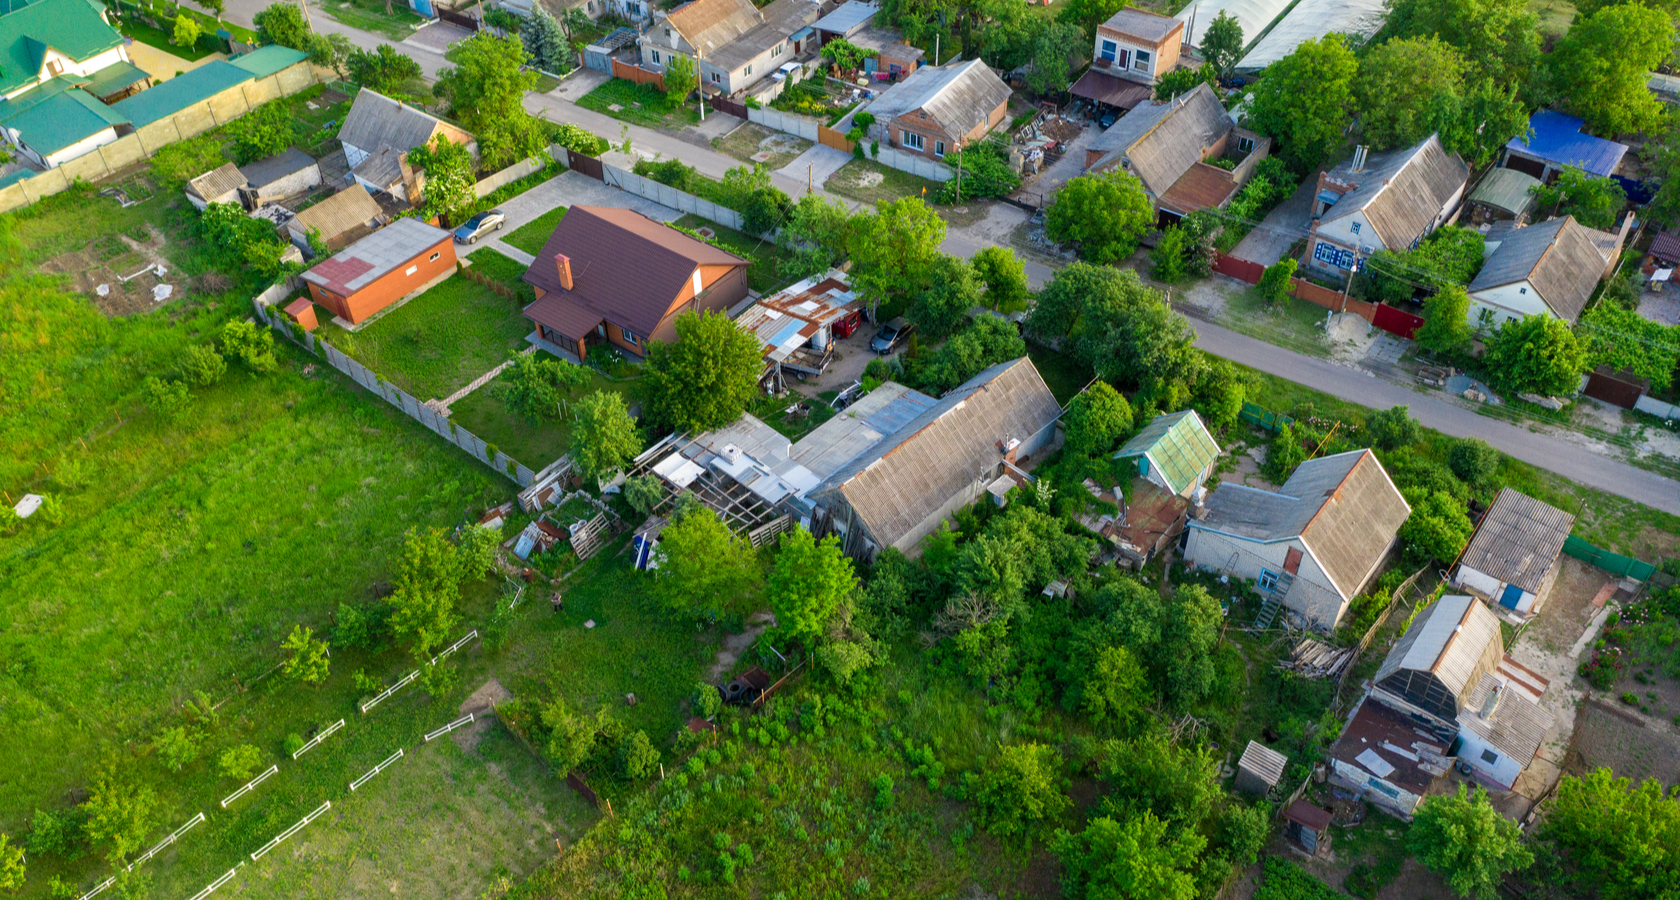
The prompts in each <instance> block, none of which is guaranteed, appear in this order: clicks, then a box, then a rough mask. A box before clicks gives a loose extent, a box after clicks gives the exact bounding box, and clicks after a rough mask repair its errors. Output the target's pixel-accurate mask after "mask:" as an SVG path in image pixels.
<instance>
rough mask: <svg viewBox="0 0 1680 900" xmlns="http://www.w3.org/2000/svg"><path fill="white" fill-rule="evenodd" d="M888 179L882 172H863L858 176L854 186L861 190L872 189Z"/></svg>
mask: <svg viewBox="0 0 1680 900" xmlns="http://www.w3.org/2000/svg"><path fill="white" fill-rule="evenodd" d="M886 179H887V176H885V175H882V174H881V173H880V172H863V173H860V174H859V175H858V177H857V180H856V181H855V182H854V184H855V185H856V186H857V187H860V188H870V187H874V186H876V185H878V184H880V183H881V182H883V181H885V180H886Z"/></svg>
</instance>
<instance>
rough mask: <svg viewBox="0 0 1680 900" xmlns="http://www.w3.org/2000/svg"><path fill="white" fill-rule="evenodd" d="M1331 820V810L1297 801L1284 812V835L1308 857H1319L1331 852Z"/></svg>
mask: <svg viewBox="0 0 1680 900" xmlns="http://www.w3.org/2000/svg"><path fill="white" fill-rule="evenodd" d="M1330 820H1331V815H1330V811H1329V810H1327V809H1325V808H1323V807H1321V806H1314V805H1312V804H1311V803H1308V802H1307V801H1305V800H1297V801H1295V802H1294V803H1292V804H1290V806H1289V808H1288V809H1286V810H1284V811H1283V821H1284V822H1285V823H1286V824H1285V825H1284V829H1283V834H1284V837H1287V838H1289V840H1290V841H1292V842H1293V843H1294V844H1295V845H1296V846H1298V847H1300V848H1301V849H1302V850H1304V851H1306V854H1307V855H1308V856H1317V855H1318V854H1319V853H1321V852H1328V851H1329V850H1330Z"/></svg>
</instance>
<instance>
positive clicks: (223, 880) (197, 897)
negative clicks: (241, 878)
mask: <svg viewBox="0 0 1680 900" xmlns="http://www.w3.org/2000/svg"><path fill="white" fill-rule="evenodd" d="M232 880H233V870H232V869H229V870H227V874H226V875H223V876H222V877H220V878H218V879H216V880H215V881H212V882H210V886H209V887H206V888H205V889H204V890H202V891H199V892H198V893H196V894H194V895H192V900H204V898H205V897H208V896H210V894H211V892H212V891H214V890H215V889H216V888H219V887H221V886H222V885H224V884H227V883H228V882H230V881H232Z"/></svg>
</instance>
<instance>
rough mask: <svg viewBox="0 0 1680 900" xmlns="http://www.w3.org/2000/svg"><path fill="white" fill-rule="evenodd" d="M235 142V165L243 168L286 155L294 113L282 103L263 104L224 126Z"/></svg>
mask: <svg viewBox="0 0 1680 900" xmlns="http://www.w3.org/2000/svg"><path fill="white" fill-rule="evenodd" d="M222 130H223V131H224V132H226V133H227V134H228V135H229V136H230V137H232V138H233V161H234V162H236V163H239V164H240V165H245V164H246V163H252V162H256V161H257V160H259V159H264V158H267V157H270V156H273V155H274V154H276V153H283V152H285V150H286V148H287V147H290V146H291V145H292V114H291V110H290V109H289V108H288V107H287V106H286V105H285V104H284V103H283V102H281V101H274V102H270V103H264V104H263V105H261V106H259V107H257V108H256V109H253V110H251V111H250V112H248V113H246V114H245V115H243V116H240V117H239V118H237V119H234V120H233V121H231V122H229V123H227V124H226V125H224V126H222Z"/></svg>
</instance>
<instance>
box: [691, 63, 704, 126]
mask: <svg viewBox="0 0 1680 900" xmlns="http://www.w3.org/2000/svg"><path fill="white" fill-rule="evenodd" d="M694 90H695V92H696V93H698V94H699V95H700V121H701V122H702V123H704V122H705V121H706V79H705V78H703V77H701V75H700V48H699V47H695V48H694Z"/></svg>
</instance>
